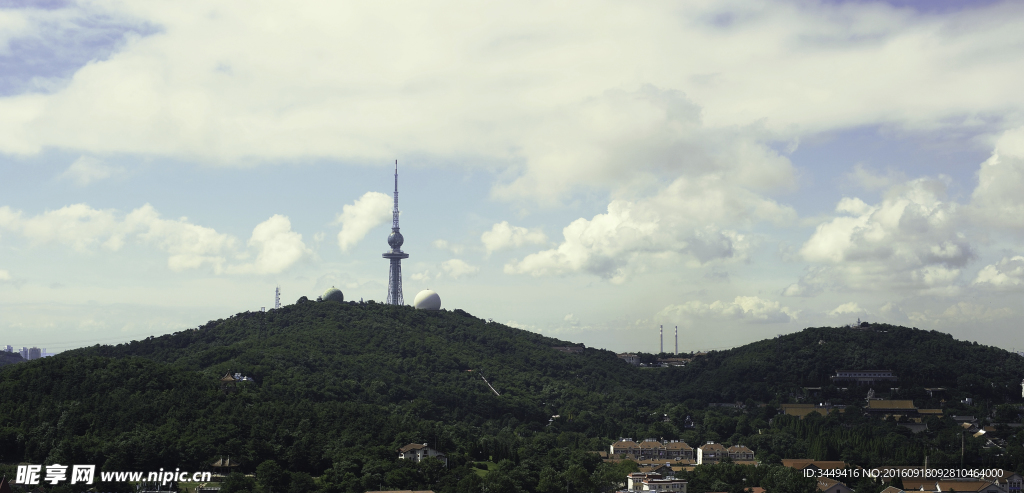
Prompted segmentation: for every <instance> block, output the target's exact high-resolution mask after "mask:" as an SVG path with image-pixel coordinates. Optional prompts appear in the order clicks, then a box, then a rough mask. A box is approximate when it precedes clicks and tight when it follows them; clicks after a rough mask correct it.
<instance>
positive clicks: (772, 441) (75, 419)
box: [0, 300, 1024, 493]
mask: <svg viewBox="0 0 1024 493" xmlns="http://www.w3.org/2000/svg"><path fill="white" fill-rule="evenodd" d="M567 345H572V343H571V342H567V341H562V340H558V339H554V338H549V337H545V336H542V335H540V334H535V333H531V332H528V331H523V330H518V329H515V328H511V327H507V326H504V325H501V324H497V323H493V322H488V321H486V320H483V319H480V318H477V317H474V316H472V315H470V314H468V313H466V312H463V311H461V310H454V311H446V310H442V311H436V312H429V311H417V310H414V309H412V308H410V307H395V306H389V305H383V304H379V303H373V302H369V303H338V302H319V303H318V302H310V301H306V300H300V303H297V304H295V305H289V306H285V307H283V308H281V309H277V310H272V311H269V312H267V313H265V314H264V313H261V312H245V313H239V314H237V315H234V316H232V317H229V318H227V319H222V320H215V321H211V322H209V323H207V324H204V325H203V326H201V327H197V328H195V329H190V330H185V331H182V332H178V333H174V334H169V335H165V336H159V337H150V338H147V339H145V340H141V341H132V342H130V343H126V344H120V345H115V346H101V345H97V346H93V347H88V348H82V349H77V350H73V351H67V352H65V353H62V354H60V355H57V356H54V357H50V358H44V359H41V360H37V361H32V362H27V363H22V364H17V365H10V366H7V367H4V368H3V369H2V370H0V462H6V463H13V462H18V461H28V462H32V463H43V462H45V463H52V462H60V463H94V464H97V465H99V466H101V467H102V468H103V469H105V470H156V469H158V468H160V467H167V466H168V465H173V466H174V467H181V468H182V469H188V470H196V469H205V468H206V467H207V466H206V464H209V463H211V462H213V461H214V460H216V459H217V458H219V457H220V456H228V455H230V456H231V457H233V458H237V459H238V460H239V461H240V462H241V463H242V464H243V466H242V469H243V470H247V471H253V470H254V469H255V468H256V466H257V465H259V464H261V463H263V462H265V461H268V460H272V461H275V462H276V463H278V464H280V465H282V466H283V467H284V468H285V469H287V470H289V471H292V472H293V473H295V474H308V475H311V476H317V477H319V478H320V479H319V481H320V483H319V486H318V488H319V489H320V490H323V491H363V490H364V489H377V487H378V486H380V485H381V484H386V485H389V486H391V487H395V488H405V489H408V488H413V489H416V488H420V489H422V488H425V487H427V486H431V487H433V488H434V489H435V490H438V491H463V490H465V491H469V490H473V491H479V489H480V484H481V483H479V482H480V481H484V480H486V481H487V482H488V483H487V484H488V488H489V489H491V490H495V491H501V490H502V487H499V486H500V484H505V485H506V486H508V485H512V486H508V487H509V488H511V490H509V491H543V490H545V487H542V486H543V485H544V484H549V485H556V486H552V488H553V490H559V491H565V489H566V485H568V484H571V483H573V482H574V481H582V479H580V478H582V477H587V478H589V479H588V480H587V481H589V483H588V484H590V485H591V486H589V487H592V488H595V489H600V488H601V487H604V486H602V485H605V486H608V485H612V484H614V483H615V481H617V479H616V478H620V479H621V475H622V470H620V469H616V467H618V466H614V465H609V464H602V463H601V462H600V459H599V458H597V456H596V455H593V454H589V453H586V451H588V450H607V445H608V444H609V443H611V442H612V441H614V440H615V439H617V438H618V437H622V436H630V437H636V438H644V437H658V438H664V439H682V440H686V441H687V442H688V443H691V444H693V445H695V446H696V445H698V444H700V443H703V442H704V441H707V440H714V441H721V442H725V443H727V444H738V443H742V444H746V445H748V446H751V448H753V449H754V450H756V451H757V454H758V458H759V459H761V460H762V461H766V462H768V463H772V462H775V461H777V460H778V459H779V458H781V457H815V458H822V459H824V458H835V459H838V458H842V459H844V460H848V461H851V462H854V463H858V464H861V465H881V464H911V463H913V464H916V463H917V462H920V461H921V460H923V457H924V455H930V457H931V458H932V459H931V460H932V463H934V464H941V463H942V462H943V461H947V462H950V463H952V462H953V461H954V460H955V461H957V462H958V461H959V435H956V436H955V438H954V434H956V433H958V431H957V429H956V425H955V424H954V423H953V422H952V418H950V417H949V416H948V414H950V413H954V412H955V413H964V414H969V413H976V414H979V415H986V414H987V413H989V412H991V411H993V410H995V409H996V408H999V409H1001V411H1000V412H1002V414H1003V415H1009V416H1014V415H1015V414H1014V413H1013V412H1012V409H1015V408H1009V407H1007V408H1006V409H1003V408H1000V407H999V406H1003V407H1006V406H1009V405H1010V404H1007V403H1013V405H1016V404H1018V403H1019V402H1020V397H1019V392H1020V386H1019V383H1020V381H1021V379H1022V378H1024V358H1021V357H1020V356H1018V355H1016V354H1014V353H1010V352H1007V351H1003V350H1001V349H998V348H992V347H987V346H982V345H978V344H977V343H970V342H964V341H956V340H954V339H953V338H952V337H950V336H949V335H947V334H942V333H938V332H931V331H923V330H918V329H911V328H905V327H896V326H889V325H867V326H865V327H860V328H856V329H852V328H808V329H805V330H803V331H801V332H798V333H795V334H790V335H786V336H781V337H778V338H774V339H767V340H763V341H758V342H754V343H751V344H748V345H745V346H742V347H738V348H734V349H730V350H727V351H714V352H710V353H708V354H705V355H700V356H698V355H689V356H690V357H691V358H692V361H691V363H690V364H689V365H687V366H685V367H676V368H637V367H634V366H631V365H629V364H627V363H625V362H624V361H623V360H621V359H619V358H617V357H616V355H615V354H614V353H612V352H609V351H604V350H597V349H593V348H586V349H585V350H584V351H583V352H582V353H581V354H569V353H565V352H561V351H558V350H556V349H554V347H556V346H567ZM851 368H854V369H856V368H860V369H890V370H893V371H894V372H895V373H896V374H897V375H898V376H899V382H898V387H899V388H898V389H896V390H890V389H889V388H885V389H876V390H877V391H879V392H880V395H882V396H884V397H891V398H901V399H915V400H919V401H921V402H919V403H918V405H919V406H922V405H925V404H928V405H929V406H936V407H938V406H945V407H947V408H948V410H949V413H947V416H945V417H943V416H939V417H932V418H929V420H931V421H929V425H930V426H931V431H930V432H928V433H922V434H920V435H914V434H912V433H911V432H910V431H908V430H907V429H906V428H901V427H899V426H897V424H896V423H895V422H892V421H891V420H890V421H885V420H880V419H878V418H871V417H864V416H862V415H861V414H860V413H858V412H850V413H845V414H836V413H833V414H832V415H829V416H827V417H822V416H817V415H814V416H812V417H810V418H808V419H806V420H798V419H796V418H793V417H787V416H782V417H779V416H777V406H778V404H779V403H782V402H792V401H794V400H801V399H804V398H806V390H805V387H821V389H820V392H821V397H820V398H824V399H828V400H830V401H832V403H833V404H840V405H841V404H846V405H848V406H850V409H852V410H856V409H858V406H859V405H860V406H862V405H863V398H864V392H865V389H864V388H848V389H846V390H843V389H842V388H840V387H836V386H833V385H831V382H830V380H829V376H830V375H832V374H834V372H835V370H837V369H851ZM225 374H239V375H240V376H244V377H247V378H246V380H244V381H238V382H233V383H230V384H228V385H227V387H232V388H233V389H228V390H225V388H224V387H225V385H224V384H223V383H222V382H221V378H222V377H223V376H224V375H225ZM484 378H486V379H487V381H488V382H489V383H490V384H491V386H493V388H494V389H495V391H496V392H500V394H501V395H496V393H495V391H492V389H491V387H490V386H488V385H487V383H485V382H484ZM925 387H946V388H947V390H946V391H945V392H946V394H945V395H944V396H943V397H942V398H943V399H946V400H948V402H946V403H940V402H938V401H939V398H938V397H932V396H931V395H929V394H927V393H926V391H925V390H924V388H925ZM966 397H971V398H973V399H975V400H976V401H977V403H976V404H974V405H973V407H971V406H968V405H965V404H961V403H960V400H962V399H964V398H966ZM924 401H928V402H924ZM722 402H725V403H734V402H741V403H745V404H746V407H745V408H743V407H740V408H735V409H731V410H730V409H721V408H711V407H709V406H708V405H709V404H710V403H722ZM858 402H859V403H860V404H858ZM556 416H557V417H556ZM783 418H784V419H783ZM1016 419H1017V420H1018V421H1019V419H1020V418H1019V416H1017V418H1016ZM425 442H426V443H430V444H431V446H432V447H436V448H438V449H440V450H443V451H444V452H445V453H446V454H447V455H448V457H449V461H450V463H449V465H450V468H449V469H448V470H446V472H443V473H441V472H438V471H433V472H431V470H427V469H424V468H423V467H426V466H423V467H421V466H409V465H407V464H402V463H398V462H396V461H395V456H396V455H395V450H396V449H397V448H398V447H400V446H402V445H405V444H408V443H425ZM969 442H970V440H969ZM983 444H984V442H978V441H977V440H974V443H968V445H969V450H970V453H971V454H972V455H971V457H972V460H974V461H976V462H978V463H985V464H996V463H998V464H1000V465H1001V466H1003V467H1006V468H1008V469H1012V468H1014V467H1016V466H1017V465H1018V464H1024V449H1022V450H1019V451H1018V450H1016V449H1014V450H1013V451H1010V453H1001V454H997V453H996V452H989V451H986V450H985V449H983V447H982V445H983ZM1018 448H1019V447H1018ZM487 460H489V461H491V462H492V463H499V464H500V465H501V467H500V468H499V469H498V470H497V471H495V472H489V473H487V474H486V475H485V476H486V478H485V479H481V476H480V475H478V474H476V473H474V472H473V464H474V462H475V461H487ZM549 470H550V471H553V472H551V473H550V474H548V473H545V472H544V471H549ZM396 471H397V472H396ZM403 471H404V472H403ZM569 471H573V472H572V473H571V474H570V473H569ZM545 474H547V476H545ZM552 474H553V475H552ZM545 477H547V480H544V478H545ZM388 478H390V479H388ZM573 478H575V479H573ZM545 481H547V483H545ZM499 483H500V484H499ZM460 485H461V486H460ZM557 485H561V486H557ZM719 486H720V485H719ZM589 487H588V488H589ZM708 487H709V488H710V487H711V486H708ZM467 488H468V489H467ZM559 488H560V489H559ZM798 489H799V488H798ZM228 490H229V491H230V488H229V489H228ZM583 490H585V491H589V490H587V489H586V488H583ZM698 490H700V488H696V489H694V491H693V493H701V491H698ZM794 491H796V490H794ZM225 493H228V491H225Z"/></svg>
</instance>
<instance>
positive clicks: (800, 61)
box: [0, 0, 1024, 194]
mask: <svg viewBox="0 0 1024 493" xmlns="http://www.w3.org/2000/svg"><path fill="white" fill-rule="evenodd" d="M176 5H177V8H175V9H169V8H167V7H166V6H165V5H163V4H159V3H147V2H121V3H109V2H89V3H83V4H81V5H79V6H76V7H75V8H76V9H77V10H76V12H78V14H77V15H79V16H81V17H85V18H112V19H118V20H120V19H128V20H131V21H132V23H133V24H146V25H151V26H157V27H158V32H159V34H155V35H152V36H147V37H138V36H134V37H129V38H128V39H127V40H126V41H125V42H124V43H123V45H122V46H119V48H118V50H117V52H115V53H113V54H111V55H110V56H108V57H104V58H102V59H95V60H93V61H92V62H91V63H88V64H86V65H84V66H82V67H81V68H80V69H79V70H78V71H77V72H76V73H75V74H74V76H73V77H71V78H70V79H69V80H67V85H66V87H63V88H62V89H60V90H58V91H56V92H54V93H52V94H19V95H14V96H9V97H6V98H2V99H0V151H2V152H7V153H12V152H21V153H35V152H39V151H40V150H41V149H44V148H63V149H72V150H79V151H81V152H88V153H97V154H103V153H143V154H161V155H178V156H185V157H189V158H193V157H196V158H199V159H200V160H202V159H206V160H215V161H223V160H227V161H230V160H237V159H241V158H244V157H246V156H259V157H261V158H265V159H286V158H294V157H303V156H328V157H333V158H340V159H371V160H373V159H384V158H387V157H390V156H394V155H396V153H398V154H410V153H415V152H419V153H422V154H430V155H440V154H446V153H449V152H451V151H458V152H460V153H462V154H475V155H485V156H492V157H498V158H508V157H510V155H512V154H516V153H517V151H515V149H520V150H522V152H523V153H525V154H526V156H525V157H526V158H527V161H528V163H527V166H529V167H530V169H531V170H542V168H543V164H542V163H550V162H552V161H553V160H554V159H555V157H556V156H557V155H559V154H561V155H564V156H565V157H566V158H567V159H568V160H571V161H577V160H579V161H582V162H589V161H592V160H591V159H589V156H588V152H590V151H588V148H590V147H593V145H594V144H601V139H602V137H604V136H607V135H622V139H624V140H633V141H642V140H643V139H644V137H643V136H644V135H648V136H650V138H651V139H653V140H661V141H663V142H671V141H672V139H674V138H675V137H676V136H678V135H682V134H685V132H677V131H675V130H673V129H672V126H673V125H676V126H679V125H682V124H676V123H673V122H675V119H676V117H675V116H674V115H672V114H669V115H667V116H666V117H665V119H666V121H668V122H670V123H671V124H670V125H669V126H668V127H666V128H661V129H659V131H657V132H649V130H651V127H649V126H646V125H644V124H645V123H649V122H651V121H656V118H655V117H654V116H652V115H651V114H650V113H649V112H647V111H645V110H644V109H643V108H642V107H636V108H632V109H629V108H627V109H628V111H624V112H622V114H621V119H622V122H621V123H620V122H617V121H616V118H615V117H616V116H618V115H616V114H615V113H614V112H613V111H606V110H605V109H602V108H604V107H602V106H601V104H597V105H596V106H595V105H594V104H588V103H587V102H586V101H588V98H595V97H599V96H600V95H601V94H604V93H605V91H608V90H611V89H616V88H629V89H633V88H637V87H642V86H643V85H644V84H654V85H657V86H659V87H663V88H665V89H666V90H673V91H681V90H686V91H687V95H688V97H690V98H691V99H692V100H693V101H695V102H696V103H697V104H699V105H700V107H702V108H704V109H705V111H704V114H703V118H704V120H705V121H706V122H707V123H708V124H709V125H710V126H712V127H721V128H728V127H736V126H743V125H749V124H750V123H751V122H758V121H762V122H764V123H763V124H764V125H765V126H769V127H770V128H772V129H778V130H780V131H784V132H788V133H793V132H798V131H799V132H816V131H819V130H821V129H828V128H850V127H855V126H857V125H864V124H874V123H877V122H879V121H883V122H895V123H897V124H905V125H914V126H930V125H940V124H944V123H946V122H948V121H950V120H953V119H956V120H963V119H967V118H970V117H971V116H973V115H1002V114H1013V113H1014V112H1017V111H1019V110H1020V109H1021V106H1022V98H1024V96H1022V95H1021V93H1020V91H1019V90H1018V87H1017V86H1016V84H1014V83H1013V81H1014V80H1016V76H1017V75H1018V72H1019V66H1018V63H1017V61H1018V58H1019V57H1018V55H1019V48H1018V47H1019V46H1020V43H1021V42H1022V40H1024V34H1022V33H1021V30H1020V29H1019V25H1020V21H1021V17H1022V14H1021V12H1020V10H1019V9H1017V8H1015V6H1014V5H1013V4H1004V5H995V6H991V7H988V8H978V9H969V10H968V11H966V12H951V13H948V14H941V15H940V14H935V15H915V14H914V13H913V12H912V11H911V10H910V9H897V8H894V7H890V6H886V5H884V4H878V3H863V4H861V3H854V4H851V3H842V4H824V5H808V4H804V3H800V2H795V3H794V2H767V3H750V2H734V3H731V4H722V3H721V2H704V3H687V4H683V5H680V4H672V3H665V4H663V3H645V2H640V3H623V2H614V1H601V0H598V1H588V2H578V1H577V2H572V1H571V2H567V3H564V4H559V5H550V4H535V6H534V7H533V8H525V9H521V11H516V10H513V9H508V8H504V7H501V6H499V5H494V4H479V3H477V4H474V3H472V2H465V1H454V0H453V1H447V2H441V3H439V4H430V5H429V6H427V5H424V4H415V3H412V4H403V5H402V8H395V5H393V4H391V3H380V4H378V3H363V4H347V3H337V2H327V1H323V2H315V1H311V2H303V3H302V5H288V6H282V5H279V4H274V3H266V4H237V5H235V4H211V3H209V2H200V1H197V0H193V1H182V2H180V3H177V4H176ZM584 9H586V11H587V12H588V15H586V16H584V17H581V16H580V15H579V12H581V11H583V10H584ZM18 10H22V9H18ZM52 10H53V12H52V13H50V12H47V13H44V14H39V15H47V16H51V17H52V16H66V15H67V14H65V12H66V10H67V9H52ZM451 12H459V13H460V14H459V15H451ZM4 14H5V15H4V17H3V18H0V26H3V28H4V29H0V33H5V29H7V28H11V29H12V30H13V31H14V33H16V34H14V36H24V35H31V34H35V31H42V30H45V29H50V30H54V29H57V28H56V27H53V26H50V25H48V24H47V23H45V22H38V23H36V22H28V20H27V19H26V18H25V16H23V15H22V14H15V13H12V12H11V11H9V10H7V11H4ZM265 19H274V22H273V23H267V22H264V20H265ZM624 19H628V20H629V22H623V20H624ZM723 20H724V24H723V22H722V21H723ZM26 23H27V25H28V26H30V28H29V29H28V31H27V32H26V28H24V26H25V25H26ZM481 26H488V28H487V29H482V28H481ZM29 33H31V34H29ZM8 36H11V35H9V34H7V33H5V34H4V37H3V38H0V47H7V46H9V43H7V41H9V39H10V38H9V37H8ZM256 53H258V54H259V56H255V55H254V54H256ZM380 60H388V61H389V62H388V63H387V65H386V66H385V67H382V66H381V65H380ZM666 60H671V63H666ZM964 87H984V88H985V90H984V91H964V90H962V89H963V88H964ZM607 108H611V109H614V108H617V107H616V106H614V105H612V106H608V107H607ZM675 111H676V109H675V108H673V109H671V110H670V113H671V112H675ZM573 113H575V114H573ZM566 114H569V116H568V117H567V118H566V119H564V120H559V119H557V118H552V117H553V116H557V115H566ZM481 115H485V116H481ZM589 115H592V116H594V118H589ZM688 117H689V116H687V118H688ZM588 120H589V121H588ZM96 121H102V122H104V124H103V125H96V124H95V122H96ZM578 123H582V124H583V126H582V127H574V124H578ZM629 125H636V126H635V131H634V132H633V133H632V134H629V133H626V134H622V133H621V132H619V130H620V129H623V128H625V129H628V128H630V127H629ZM683 126H685V125H683ZM684 130H685V129H684ZM543 133H547V134H548V135H549V136H548V137H544V136H542V134H543ZM665 134H668V136H669V137H670V138H669V139H667V140H666V139H665V138H664V137H665ZM581 135H582V136H583V137H582V138H580V137H579V136H581ZM787 140H788V139H787ZM559 141H561V142H566V143H567V145H565V146H562V147H555V148H552V147H548V146H550V145H552V144H554V143H557V142H559ZM610 147H611V148H616V149H623V150H625V149H628V148H629V146H628V145H627V146H622V145H619V143H612V145H611V146H610ZM653 148H654V149H661V150H664V149H672V146H670V145H669V146H665V145H657V146H653ZM510 149H513V150H510ZM593 152H595V153H596V154H602V153H604V149H597V150H595V151H593ZM653 154H655V155H657V154H658V152H655V153H653ZM649 157H650V154H643V155H640V156H638V160H642V161H646V162H643V163H638V165H639V167H641V168H643V169H648V170H649V169H651V165H650V164H649V162H650V159H648V158H649ZM596 161H598V162H597V163H595V164H594V166H595V167H600V163H599V161H600V160H596ZM575 171H577V170H575V169H574V170H573V172H575ZM531 173H533V171H531ZM555 173H556V174H559V173H560V172H559V171H556V172H555ZM601 175H605V176H601ZM536 176H538V177H539V176H541V175H540V174H538V175H536ZM533 178H534V175H533V174H529V175H528V176H527V179H526V180H525V181H523V182H521V184H523V185H526V184H528V183H529V182H531V181H532V180H533ZM555 178H556V179H555V180H553V181H552V182H551V183H552V184H553V186H561V185H564V184H565V183H567V181H566V180H565V179H564V178H563V177H555ZM608 178H609V176H607V174H606V173H595V178H593V179H595V180H607V179H608ZM628 178H629V177H628V176H627V179H628ZM584 179H586V180H590V179H591V178H589V177H584ZM534 183H537V184H543V183H544V182H542V181H535V182H534ZM520 192H524V193H528V192H529V190H528V189H527V188H525V187H524V188H521V189H520ZM540 192H541V193H542V194H543V193H546V190H541V191H540Z"/></svg>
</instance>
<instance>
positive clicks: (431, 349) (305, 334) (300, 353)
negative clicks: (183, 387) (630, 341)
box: [69, 302, 645, 421]
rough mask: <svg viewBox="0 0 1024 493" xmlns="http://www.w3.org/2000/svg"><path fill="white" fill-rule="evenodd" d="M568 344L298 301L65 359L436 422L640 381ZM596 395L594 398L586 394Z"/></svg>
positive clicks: (519, 409)
mask: <svg viewBox="0 0 1024 493" xmlns="http://www.w3.org/2000/svg"><path fill="white" fill-rule="evenodd" d="M571 344H572V343H569V342H565V341H560V340H557V339H552V338H549V337H544V336H542V335H539V334H536V333H533V332H529V331H524V330H519V329H514V328H511V327H507V326H505V325H501V324H497V323H493V322H487V321H485V320H482V319H479V318H477V317H474V316H472V315H470V314H468V313H466V312H464V311H462V310H455V311H423V310H415V309H413V308H411V307H405V306H403V307H395V306H390V305H384V304H379V303H373V302H370V303H337V302H305V303H300V304H296V305H290V306H285V307H282V308H281V309H278V310H272V311H269V312H267V313H265V314H264V313H260V312H246V313H240V314H238V315H235V316H233V317H231V318H229V319H226V320H217V321H212V322H210V323H208V324H206V325H204V326H202V327H199V328H197V329H194V330H187V331H184V332H178V333H175V334H171V335H167V336H162V337H154V338H149V339H146V340H143V341H133V342H131V343H128V344H121V345H117V346H94V347H91V348H84V349H80V350H76V351H73V352H70V354H69V356H72V355H73V356H101V357H113V358H123V357H129V356H138V357H143V358H146V359H149V360H153V361H156V362H160V363H167V364H170V365H172V366H173V367H174V368H176V369H183V370H193V371H201V372H202V373H203V374H204V375H207V376H209V377H211V378H212V377H218V378H219V377H221V376H223V375H224V374H225V373H227V372H231V373H236V372H237V373H241V374H242V375H244V376H247V377H250V378H252V379H253V380H254V382H253V384H251V385H252V386H253V387H255V388H258V389H259V390H260V392H261V393H264V394H266V395H268V396H274V397H278V398H289V399H308V400H311V401H315V402H319V401H332V400H346V401H348V400H358V401H363V402H369V403H378V404H383V403H400V402H403V401H412V400H417V399H418V400H420V402H419V404H418V407H419V410H418V411H417V412H419V413H421V414H423V415H427V416H431V417H433V418H437V419H440V418H442V417H446V418H454V417H456V416H455V415H459V414H460V413H462V414H465V413H467V412H468V413H475V414H478V415H479V416H481V417H483V418H490V417H497V416H501V415H503V414H506V413H511V414H512V415H514V416H517V417H518V418H519V419H521V420H541V419H542V420H545V421H546V420H547V419H548V417H550V415H551V414H557V413H558V412H559V410H563V409H565V407H566V406H567V405H571V406H575V407H576V408H585V407H592V408H600V406H601V405H602V404H603V403H604V402H605V401H604V400H603V399H601V396H604V395H607V394H610V393H618V394H635V389H638V388H643V387H644V385H643V383H644V380H643V377H644V376H645V375H644V374H643V372H641V371H639V370H638V369H636V368H633V367H630V366H629V365H626V364H624V363H623V361H622V360H620V359H618V358H617V357H616V356H615V353H613V352H610V351H602V350H596V349H587V350H586V351H585V352H584V354H582V355H574V354H567V353H564V352H560V351H557V350H555V349H553V347H554V346H567V345H571ZM484 378H486V379H487V381H488V382H489V383H490V384H491V385H492V386H493V387H494V388H495V389H496V390H497V392H500V393H501V396H500V398H498V396H497V395H496V394H495V393H494V392H493V391H492V390H491V389H490V388H489V387H488V385H487V383H485V382H484ZM215 380H216V379H213V380H211V381H215ZM243 385H249V384H243ZM593 398H598V399H601V400H599V401H597V402H589V401H588V399H593ZM630 402H632V401H630ZM428 403H429V404H428ZM430 404H433V405H435V406H440V407H439V408H434V407H432V406H431V405H430ZM448 414H452V415H448Z"/></svg>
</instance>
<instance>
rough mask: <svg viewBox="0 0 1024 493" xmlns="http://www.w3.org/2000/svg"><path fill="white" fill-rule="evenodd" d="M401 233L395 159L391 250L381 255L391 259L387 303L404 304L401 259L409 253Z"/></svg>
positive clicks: (389, 242) (389, 239) (389, 237)
mask: <svg viewBox="0 0 1024 493" xmlns="http://www.w3.org/2000/svg"><path fill="white" fill-rule="evenodd" d="M402 243H405V238H402V233H400V232H398V161H397V160H396V161H395V209H394V210H393V211H392V212H391V234H390V235H389V236H388V245H389V246H391V250H390V251H388V252H384V255H383V257H384V258H386V259H388V260H390V261H391V272H390V273H389V275H388V301H387V303H388V304H389V305H404V304H405V300H404V299H403V298H402V259H405V258H409V254H408V253H405V252H403V251H402Z"/></svg>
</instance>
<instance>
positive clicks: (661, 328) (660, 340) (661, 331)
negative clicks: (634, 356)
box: [658, 325, 665, 354]
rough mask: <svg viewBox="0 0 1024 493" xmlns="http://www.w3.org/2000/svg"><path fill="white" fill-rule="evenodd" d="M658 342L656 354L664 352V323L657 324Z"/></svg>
mask: <svg viewBox="0 0 1024 493" xmlns="http://www.w3.org/2000/svg"><path fill="white" fill-rule="evenodd" d="M658 344H659V345H660V346H659V347H658V354H661V353H664V352H665V326H664V325H659V326H658Z"/></svg>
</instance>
